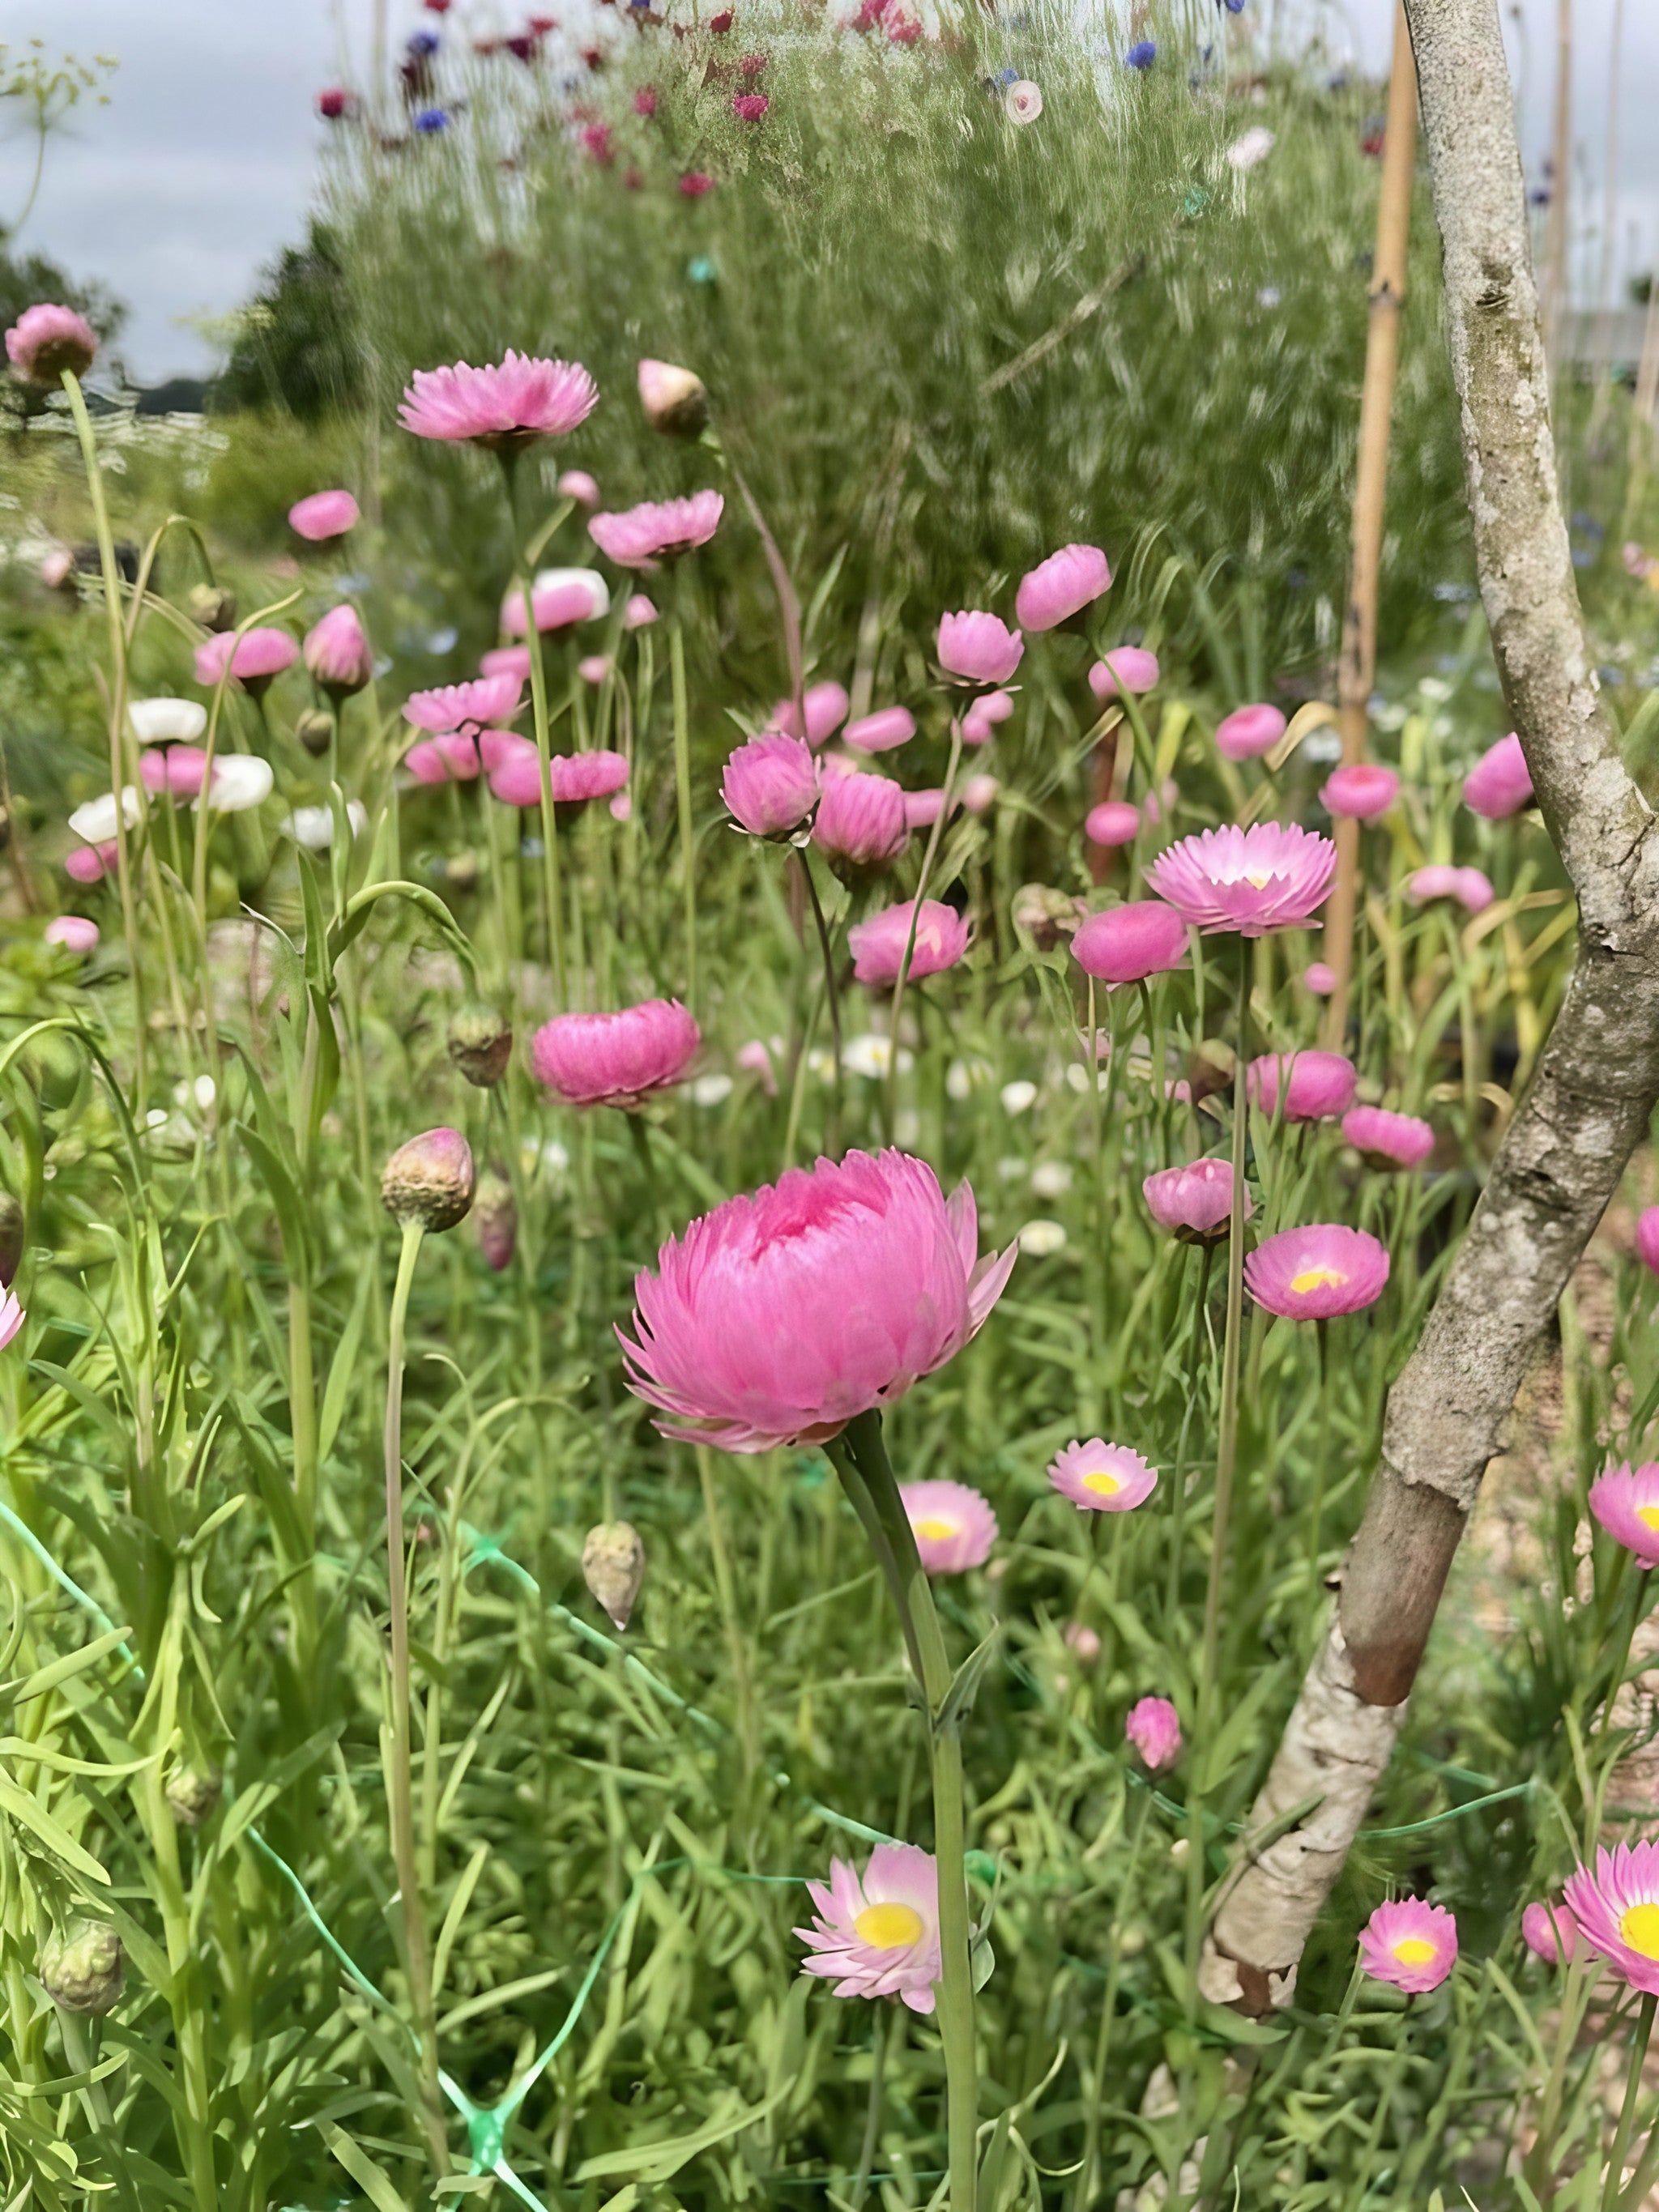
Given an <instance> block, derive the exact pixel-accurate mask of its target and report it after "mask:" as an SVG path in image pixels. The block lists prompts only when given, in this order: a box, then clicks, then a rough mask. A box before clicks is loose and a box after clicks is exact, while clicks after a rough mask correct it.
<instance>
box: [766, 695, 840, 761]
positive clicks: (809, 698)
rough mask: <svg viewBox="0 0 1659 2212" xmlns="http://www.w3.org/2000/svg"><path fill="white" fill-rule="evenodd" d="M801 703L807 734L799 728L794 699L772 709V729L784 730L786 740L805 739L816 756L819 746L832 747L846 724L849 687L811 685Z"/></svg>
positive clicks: (784, 700)
mask: <svg viewBox="0 0 1659 2212" xmlns="http://www.w3.org/2000/svg"><path fill="white" fill-rule="evenodd" d="M800 703H801V706H802V708H804V709H805V715H806V727H805V729H804V730H803V729H800V728H799V727H798V726H797V725H796V718H795V702H794V701H793V699H780V700H779V702H778V703H777V705H776V706H775V707H774V708H773V709H772V726H773V727H774V728H775V729H778V730H781V731H782V732H783V733H784V735H785V737H787V738H805V740H806V742H807V744H809V745H811V748H812V750H813V751H814V752H816V751H817V749H818V747H819V746H820V745H827V744H829V740H830V738H833V737H834V736H835V734H836V731H837V730H838V729H840V727H841V726H842V723H843V722H844V721H845V720H847V709H848V705H849V704H850V703H851V702H849V701H848V696H847V686H846V685H845V684H835V683H828V684H809V685H808V687H807V689H806V691H805V694H804V696H802V699H801V702H800Z"/></svg>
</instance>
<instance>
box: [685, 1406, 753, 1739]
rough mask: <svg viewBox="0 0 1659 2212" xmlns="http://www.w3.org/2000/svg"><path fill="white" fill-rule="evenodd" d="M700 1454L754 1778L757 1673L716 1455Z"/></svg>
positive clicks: (717, 1585)
mask: <svg viewBox="0 0 1659 2212" xmlns="http://www.w3.org/2000/svg"><path fill="white" fill-rule="evenodd" d="M696 1452H697V1482H698V1486H699V1487H700V1488H701V1490H702V1510H703V1515H704V1517H705V1519H706V1520H707V1521H708V1548H709V1551H710V1553H712V1555H713V1557H714V1589H715V1594H716V1595H718V1597H719V1599H720V1612H721V1613H722V1614H723V1616H724V1618H725V1622H726V1646H727V1649H728V1650H730V1652H731V1654H732V1686H733V1687H734V1688H735V1690H736V1692H737V1699H738V1741H739V1742H740V1743H741V1744H742V1746H743V1761H744V1778H745V1780H747V1779H749V1778H751V1777H752V1776H753V1774H754V1772H755V1769H756V1767H757V1765H758V1764H759V1761H760V1731H759V1729H758V1728H757V1725H756V1717H755V1684H754V1672H753V1669H752V1668H751V1667H750V1660H749V1646H748V1644H747V1643H746V1642H745V1641H744V1633H743V1625H742V1621H741V1619H740V1617H739V1615H738V1592H737V1579H736V1577H735V1576H734V1575H733V1574H732V1555H731V1553H730V1551H729V1550H728V1549H727V1547H726V1524H725V1522H723V1521H722V1519H721V1517H720V1498H719V1495H718V1493H717V1492H716V1491H715V1488H714V1458H713V1455H712V1454H711V1453H710V1452H709V1450H708V1447H707V1446H706V1445H704V1444H699V1445H698V1446H697V1448H696Z"/></svg>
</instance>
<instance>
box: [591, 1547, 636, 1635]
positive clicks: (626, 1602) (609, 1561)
mask: <svg viewBox="0 0 1659 2212" xmlns="http://www.w3.org/2000/svg"><path fill="white" fill-rule="evenodd" d="M582 1580H583V1581H584V1582H585V1583H586V1584H587V1587H588V1589H589V1590H590V1591H591V1592H592V1595H594V1596H595V1597H596V1598H597V1599H598V1600H599V1603H600V1604H601V1605H602V1606H603V1607H605V1611H606V1612H607V1613H609V1614H610V1616H611V1620H613V1621H614V1622H615V1623H616V1625H617V1627H618V1628H626V1627H627V1626H628V1616H629V1613H632V1612H633V1610H634V1601H635V1598H637V1597H638V1595H639V1594H640V1584H641V1583H642V1582H643V1581H644V1580H645V1546H644V1544H643V1543H642V1542H641V1539H640V1532H639V1530H638V1529H637V1528H633V1527H631V1526H630V1525H629V1522H626V1521H601V1522H600V1523H599V1527H598V1528H590V1529H589V1530H588V1532H587V1541H586V1543H585V1544H584V1545H583V1546H582Z"/></svg>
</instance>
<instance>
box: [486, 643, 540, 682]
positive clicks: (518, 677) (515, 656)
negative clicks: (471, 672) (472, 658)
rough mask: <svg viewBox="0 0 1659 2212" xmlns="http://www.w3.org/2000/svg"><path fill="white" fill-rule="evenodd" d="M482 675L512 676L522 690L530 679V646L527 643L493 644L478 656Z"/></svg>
mask: <svg viewBox="0 0 1659 2212" xmlns="http://www.w3.org/2000/svg"><path fill="white" fill-rule="evenodd" d="M478 673H479V675H480V676H510V677H511V678H513V682H514V683H515V684H517V685H518V687H519V689H520V692H522V691H523V690H524V687H525V685H526V684H528V683H529V681H530V647H528V646H527V645H493V646H491V647H490V648H489V652H488V653H480V654H479V656H478Z"/></svg>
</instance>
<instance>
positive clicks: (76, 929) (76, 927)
mask: <svg viewBox="0 0 1659 2212" xmlns="http://www.w3.org/2000/svg"><path fill="white" fill-rule="evenodd" d="M43 934H44V935H45V938H46V943H47V944H48V945H61V946H62V947H63V949H64V951H65V952H74V953H77V954H84V953H88V952H90V951H91V950H92V948H93V946H94V945H96V944H97V942H98V925H97V923H96V922H95V921H88V920H87V918H86V916H85V915H83V914H60V915H54V916H53V918H52V921H49V922H48V923H47V924H46V929H45V931H44V933H43ZM15 1303H16V1301H15V1299H14V1298H13V1297H11V1295H10V1293H9V1292H8V1293H7V1297H6V1305H7V1306H8V1307H9V1306H12V1305H15ZM21 1319H22V1316H21V1313H20V1314H19V1315H18V1320H19V1321H20V1322H21ZM3 1327H4V1309H0V1329H3ZM16 1334H17V1331H16V1329H15V1328H13V1329H12V1330H11V1332H10V1334H9V1335H8V1334H0V1346H5V1345H8V1344H9V1343H10V1341H11V1339H12V1337H14V1336H15V1335H16Z"/></svg>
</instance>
